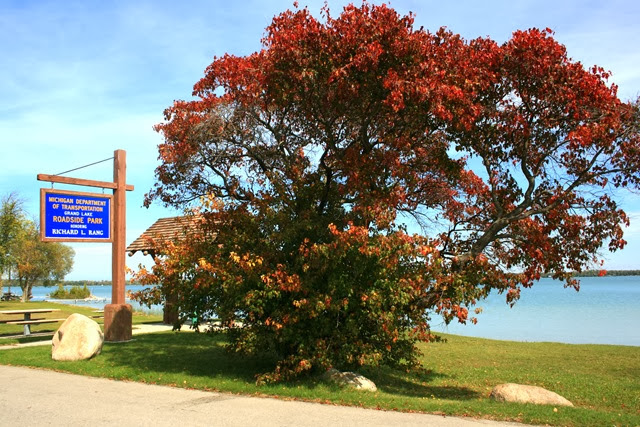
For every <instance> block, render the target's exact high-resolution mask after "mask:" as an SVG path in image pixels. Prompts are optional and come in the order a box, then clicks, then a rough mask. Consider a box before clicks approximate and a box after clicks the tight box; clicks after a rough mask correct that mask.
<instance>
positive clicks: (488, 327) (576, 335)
mask: <svg viewBox="0 0 640 427" xmlns="http://www.w3.org/2000/svg"><path fill="white" fill-rule="evenodd" d="M478 306H480V307H482V308H483V312H482V313H480V314H478V315H477V316H476V317H477V318H478V324H476V325H472V324H468V325H461V324H458V323H454V322H452V323H451V324H449V325H448V326H447V325H444V324H443V323H442V322H440V323H439V324H437V323H438V322H434V323H433V324H432V329H433V330H435V331H439V332H449V333H452V334H457V335H467V336H474V337H483V338H495V339H503V340H514V341H554V342H563V343H571V344H619V345H633V346H640V276H619V277H584V278H581V279H580V291H579V292H576V291H575V290H573V289H565V288H564V287H563V285H562V283H561V282H558V281H554V280H551V279H542V280H540V281H539V282H538V283H536V284H534V285H533V287H531V288H530V289H523V290H522V293H521V296H520V300H519V301H518V302H517V303H516V305H515V306H514V307H513V308H510V307H509V306H508V305H507V304H506V303H505V296H504V295H498V294H497V293H495V294H493V293H492V294H491V295H489V297H488V298H487V299H486V300H485V301H482V302H481V303H480V304H478Z"/></svg>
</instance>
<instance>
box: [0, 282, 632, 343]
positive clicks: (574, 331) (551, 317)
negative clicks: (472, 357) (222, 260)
mask: <svg viewBox="0 0 640 427" xmlns="http://www.w3.org/2000/svg"><path fill="white" fill-rule="evenodd" d="M142 288H143V286H139V285H134V286H127V290H131V291H137V290H140V289H142ZM89 289H90V290H91V293H92V294H93V295H94V296H96V297H98V298H101V301H91V302H84V301H75V302H71V303H73V304H77V305H83V306H90V307H95V308H103V307H104V305H105V304H109V303H110V302H111V287H110V286H89ZM12 290H13V291H14V292H15V291H18V292H19V289H15V288H12ZM53 290H54V288H43V287H37V288H34V290H33V300H34V301H43V300H47V299H48V298H47V295H48V294H49V292H51V291H53ZM5 291H6V288H5ZM127 302H129V303H130V304H131V305H132V306H133V308H134V309H139V310H143V311H147V312H148V311H152V312H154V313H156V314H160V313H161V312H162V307H160V306H154V307H152V308H151V310H149V309H148V308H146V307H141V306H140V305H139V304H137V303H135V302H131V301H127ZM478 306H480V307H482V308H483V312H482V313H480V314H478V315H477V316H476V317H477V318H478V324H477V325H472V324H468V325H460V324H458V323H456V322H452V323H451V324H450V325H448V326H447V325H445V324H444V323H443V322H442V321H441V320H439V319H436V318H434V319H433V321H432V325H431V326H432V329H433V330H434V331H437V332H448V333H452V334H457V335H467V336H475V337H484V338H494V339H503V340H514V341H555V342H563V343H571V344H618V345H632V346H640V276H620V277H586V278H582V279H581V285H580V292H576V291H574V290H573V289H565V288H564V287H563V286H562V283H560V282H557V281H553V280H551V279H542V280H540V281H539V282H538V283H536V284H535V285H534V286H533V287H532V288H530V289H523V290H522V294H521V297H520V300H519V301H518V302H517V303H516V305H515V306H514V307H513V308H510V307H509V306H508V305H507V304H506V303H505V296H504V295H499V294H497V293H495V294H494V293H492V294H491V295H490V296H489V298H487V299H486V300H485V301H482V302H481V303H480V304H478Z"/></svg>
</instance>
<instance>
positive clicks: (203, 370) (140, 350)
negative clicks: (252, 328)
mask: <svg viewBox="0 0 640 427" xmlns="http://www.w3.org/2000/svg"><path fill="white" fill-rule="evenodd" d="M226 343H227V341H226V339H225V338H224V336H223V335H222V334H204V333H202V334H199V333H183V332H182V333H181V332H177V333H176V332H174V333H160V334H145V335H136V336H135V337H134V339H133V340H132V341H130V342H127V343H105V347H104V348H103V353H104V356H106V357H108V363H110V364H112V365H113V366H122V367H126V368H129V369H131V371H132V372H137V373H144V372H158V373H173V374H177V373H184V374H187V375H193V376H202V377H221V378H227V379H231V380H234V379H236V380H242V381H246V382H248V383H254V382H255V376H256V374H258V373H260V372H266V371H269V370H272V369H273V367H274V366H275V359H270V358H264V357H246V356H240V355H234V354H231V353H229V352H227V351H226V350H225V348H224V345H225V344H226Z"/></svg>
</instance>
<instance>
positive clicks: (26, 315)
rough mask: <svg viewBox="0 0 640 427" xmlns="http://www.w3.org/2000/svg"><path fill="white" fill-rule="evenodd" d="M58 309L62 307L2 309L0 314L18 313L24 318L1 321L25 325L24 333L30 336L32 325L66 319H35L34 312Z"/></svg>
mask: <svg viewBox="0 0 640 427" xmlns="http://www.w3.org/2000/svg"><path fill="white" fill-rule="evenodd" d="M56 311H60V309H59V308H32V309H23V310H0V314H4V315H7V316H13V315H17V314H21V315H22V319H6V320H0V323H6V324H7V325H23V326H24V335H25V336H28V335H31V325H39V324H42V323H58V322H62V321H64V320H65V319H45V318H44V317H41V318H37V319H34V318H32V317H31V315H32V314H44V313H53V312H56Z"/></svg>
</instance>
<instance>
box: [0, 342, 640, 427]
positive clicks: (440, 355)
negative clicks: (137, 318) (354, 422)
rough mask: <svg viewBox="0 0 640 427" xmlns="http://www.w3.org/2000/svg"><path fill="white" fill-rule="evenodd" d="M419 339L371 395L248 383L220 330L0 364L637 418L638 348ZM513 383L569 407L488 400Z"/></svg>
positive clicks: (333, 397)
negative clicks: (417, 355)
mask: <svg viewBox="0 0 640 427" xmlns="http://www.w3.org/2000/svg"><path fill="white" fill-rule="evenodd" d="M447 338H448V342H446V343H432V344H427V345H424V346H423V351H424V357H423V368H424V369H423V370H422V371H421V372H412V373H407V372H403V371H397V370H392V369H370V370H363V371H362V372H361V373H363V374H364V375H366V376H367V377H369V378H370V379H372V380H373V381H374V382H375V383H376V384H377V386H378V392H376V393H370V392H357V391H354V390H348V389H340V388H338V387H336V386H334V385H330V384H326V383H324V382H322V381H321V380H320V379H319V378H318V377H307V378H304V379H301V380H299V381H296V382H289V383H284V384H276V385H262V386H257V385H256V384H255V376H256V374H257V373H259V372H264V371H266V370H269V369H271V368H272V367H273V364H274V360H272V359H270V358H265V357H256V358H241V357H239V356H237V355H232V354H228V353H227V352H225V351H224V349H223V346H224V344H225V342H226V341H225V340H226V338H225V336H224V334H216V335H209V334H195V333H188V332H187V333H185V332H179V333H171V332H167V333H159V334H149V335H137V336H136V337H135V339H134V340H133V341H131V342H128V343H119V344H113V343H105V345H104V348H103V351H102V354H100V355H99V356H97V357H96V358H94V359H92V360H89V361H83V362H54V361H52V360H51V355H50V351H51V350H50V348H49V347H48V346H45V347H30V348H20V349H12V350H5V351H0V364H10V365H23V366H33V367H40V368H45V369H55V370H58V371H66V372H73V373H77V374H82V375H91V376H97V377H107V378H113V379H123V380H124V379H126V380H131V381H141V382H145V383H154V384H165V385H171V386H176V387H185V388H195V389H201V390H217V391H225V392H231V393H242V394H255V395H268V396H279V397H283V398H293V399H303V400H309V401H316V402H323V403H335V404H343V405H356V406H363V407H370V408H380V409H391V410H400V411H419V412H428V413H437V414H446V415H459V416H471V417H477V418H492V419H498V420H512V421H520V422H524V423H531V424H550V425H575V426H585V425H594V426H603V425H630V426H637V425H640V347H624V346H606V345H566V344H554V343H518V342H508V341H494V340H486V339H480V338H467V337H460V336H447ZM504 382H518V383H523V384H531V385H538V386H542V387H545V388H547V389H550V390H552V391H555V392H557V393H559V394H561V395H563V396H565V397H566V398H568V399H569V400H571V401H572V402H573V403H574V404H575V405H576V407H574V408H563V407H558V408H555V409H557V412H556V411H554V408H553V407H549V406H536V405H524V404H506V403H497V402H493V401H491V400H489V392H490V391H491V388H492V387H493V386H495V385H496V384H500V383H504Z"/></svg>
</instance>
